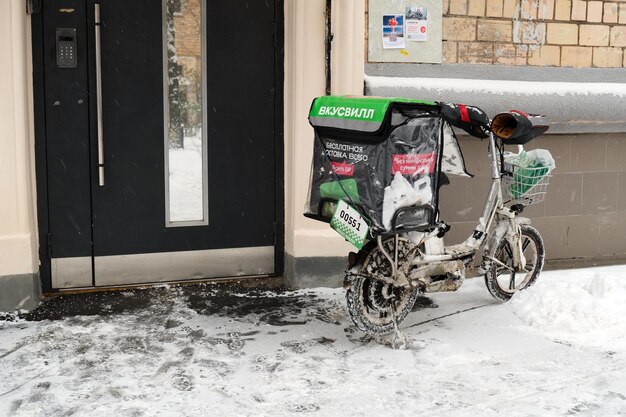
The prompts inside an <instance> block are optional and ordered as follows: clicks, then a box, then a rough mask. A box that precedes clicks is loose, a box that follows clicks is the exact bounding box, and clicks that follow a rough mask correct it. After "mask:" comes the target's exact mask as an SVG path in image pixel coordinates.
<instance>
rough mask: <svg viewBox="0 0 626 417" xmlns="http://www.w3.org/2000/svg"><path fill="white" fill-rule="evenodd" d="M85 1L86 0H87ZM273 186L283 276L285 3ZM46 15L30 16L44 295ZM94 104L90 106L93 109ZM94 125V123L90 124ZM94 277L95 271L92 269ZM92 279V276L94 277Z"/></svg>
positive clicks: (279, 35) (47, 250)
mask: <svg viewBox="0 0 626 417" xmlns="http://www.w3.org/2000/svg"><path fill="white" fill-rule="evenodd" d="M85 1H86V0H85ZM274 8H275V9H274V22H275V26H274V85H275V92H274V113H275V118H274V150H275V155H274V158H275V159H274V160H275V167H274V182H275V185H276V186H275V190H276V191H275V207H276V209H275V213H274V224H275V233H274V236H275V240H274V251H275V256H274V264H275V269H274V271H275V272H274V274H273V276H276V275H282V274H283V272H284V259H285V181H284V176H285V174H284V173H285V164H284V160H285V157H284V79H285V76H284V49H285V29H284V28H285V21H284V19H285V7H284V0H275V5H274ZM85 19H87V17H86V16H85ZM43 23H44V22H43V13H42V12H41V11H40V12H39V13H36V14H33V15H31V35H32V65H33V114H34V120H33V125H34V131H35V176H36V191H37V203H36V210H37V223H38V234H39V277H40V280H41V287H42V291H43V292H44V293H45V292H52V291H58V290H53V288H52V275H51V252H52V248H53V241H52V237H51V235H50V217H49V208H48V167H47V151H46V149H47V138H46V110H45V89H44V87H45V72H44V66H43V64H44V54H45V50H44V42H43V40H44V33H43ZM91 105H93V104H90V106H91ZM89 122H90V123H91V120H90V121H89ZM92 274H93V268H92ZM92 276H93V275H92Z"/></svg>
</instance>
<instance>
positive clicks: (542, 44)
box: [365, 0, 626, 68]
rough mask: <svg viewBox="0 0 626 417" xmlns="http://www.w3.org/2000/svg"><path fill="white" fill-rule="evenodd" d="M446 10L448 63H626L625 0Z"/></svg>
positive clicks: (460, 2) (479, 1) (505, 2)
mask: <svg viewBox="0 0 626 417" xmlns="http://www.w3.org/2000/svg"><path fill="white" fill-rule="evenodd" d="M369 1H373V0H369ZM367 2H368V1H367V0H366V3H367ZM443 13H444V17H443V63H444V64H456V63H459V64H496V65H530V66H555V67H601V68H608V67H626V53H625V52H624V51H625V49H626V0H616V1H579V0H444V1H443ZM365 21H366V28H367V15H366V16H365Z"/></svg>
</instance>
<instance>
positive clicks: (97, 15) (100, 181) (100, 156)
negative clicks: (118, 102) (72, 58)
mask: <svg viewBox="0 0 626 417" xmlns="http://www.w3.org/2000/svg"><path fill="white" fill-rule="evenodd" d="M94 22H95V25H94V27H95V40H96V114H97V115H96V117H97V131H98V185H99V186H100V187H103V186H104V129H103V125H102V54H101V52H102V50H101V45H100V4H99V3H96V4H94Z"/></svg>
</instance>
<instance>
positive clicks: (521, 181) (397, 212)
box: [305, 96, 554, 336]
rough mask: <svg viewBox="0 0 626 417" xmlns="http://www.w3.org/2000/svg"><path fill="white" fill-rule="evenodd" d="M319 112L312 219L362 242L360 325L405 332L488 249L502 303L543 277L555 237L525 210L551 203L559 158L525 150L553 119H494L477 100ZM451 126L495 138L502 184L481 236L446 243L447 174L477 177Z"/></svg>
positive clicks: (491, 282) (349, 281)
mask: <svg viewBox="0 0 626 417" xmlns="http://www.w3.org/2000/svg"><path fill="white" fill-rule="evenodd" d="M345 115H348V116H347V117H346V116H345ZM368 115H369V116H371V117H369V118H368V119H367V120H364V119H365V118H366V117H367V116H368ZM359 116H363V117H359ZM309 119H310V122H311V124H312V125H313V126H314V128H315V131H316V145H315V153H314V164H313V172H312V176H311V178H312V183H311V190H310V199H309V205H308V208H307V213H305V215H307V216H308V217H311V218H314V219H317V220H322V221H327V222H329V223H330V224H331V226H332V227H333V228H334V229H335V230H336V231H338V232H339V233H340V234H341V235H342V236H344V238H346V240H348V241H350V242H351V243H353V244H355V246H356V247H357V248H359V249H360V250H359V251H358V252H351V253H350V254H349V256H348V268H347V270H346V275H345V280H344V287H345V288H346V300H347V309H348V312H349V315H350V317H351V319H352V321H353V322H354V324H355V325H356V326H357V327H358V328H359V329H360V330H362V331H364V332H366V333H368V334H370V335H374V336H381V335H386V334H390V333H393V332H396V333H397V332H398V326H399V324H400V323H401V322H402V321H403V320H404V319H405V318H406V317H407V315H408V314H409V313H410V312H411V310H412V308H413V305H414V303H415V301H416V298H417V297H418V295H419V294H423V293H435V292H445V291H456V290H458V289H459V288H460V287H461V285H462V284H463V281H464V279H465V275H466V271H467V269H468V268H469V267H471V266H472V265H473V263H474V261H475V259H476V258H477V256H478V254H479V253H480V254H481V257H482V259H481V262H480V267H479V268H478V271H479V272H480V274H482V275H484V281H485V284H486V286H487V289H488V291H489V293H490V294H491V295H492V296H493V297H495V298H497V299H498V300H502V301H507V300H509V299H510V298H511V297H512V296H513V295H514V294H515V293H516V292H518V291H521V290H523V289H525V288H527V287H528V286H530V285H532V284H533V283H534V282H535V281H536V280H537V278H538V276H539V274H540V273H541V271H542V268H543V265H544V259H545V248H544V243H543V240H542V238H541V235H540V233H539V231H538V230H537V229H535V228H534V227H532V226H531V224H530V220H529V219H528V218H525V217H523V216H521V214H522V213H523V211H524V208H525V207H527V206H528V205H531V204H535V203H538V202H540V201H542V200H543V199H544V197H545V194H546V189H547V186H548V184H549V178H550V174H551V171H552V169H554V160H553V159H552V157H551V156H550V154H549V152H548V151H546V150H533V151H528V152H526V151H525V150H524V149H523V145H524V144H525V143H527V142H529V141H530V140H532V139H533V138H535V137H537V136H538V135H540V134H542V133H544V132H545V131H546V130H547V129H548V126H547V123H546V122H545V118H543V117H540V116H533V115H528V114H526V113H523V112H521V111H511V112H507V113H501V114H499V115H497V116H495V117H494V119H493V120H490V119H489V118H488V117H487V116H486V114H485V113H484V112H482V111H481V110H480V109H478V108H477V107H472V106H464V105H456V104H448V103H434V102H424V101H417V100H408V99H382V98H371V97H362V98H359V97H332V96H330V97H329V96H327V97H320V98H318V99H316V101H315V102H314V104H313V106H312V108H311V113H310V116H309ZM450 126H455V127H457V128H461V129H464V130H465V131H466V132H468V133H469V134H470V135H473V136H476V137H479V138H481V139H486V140H487V143H488V152H489V160H490V168H491V178H492V183H491V188H490V190H489V193H488V195H487V197H486V202H485V205H484V207H483V209H482V213H481V215H480V218H479V219H478V220H477V224H476V227H475V228H474V230H473V231H472V233H471V235H470V236H469V237H468V238H467V239H466V240H465V241H464V242H462V243H459V244H455V245H450V246H447V245H445V244H444V236H445V234H446V233H447V232H448V231H449V230H450V225H448V224H447V223H446V222H445V221H443V220H442V219H440V218H439V217H440V216H439V211H438V192H439V189H440V188H441V186H442V185H443V183H444V181H445V177H446V175H445V174H446V173H451V174H462V173H466V170H465V167H464V161H463V158H462V154H461V153H460V147H459V146H458V141H456V136H455V135H454V133H453V130H452V129H451V127H450ZM505 144H507V145H516V146H517V148H516V150H517V152H516V153H513V152H505V150H504V147H505V146H504V145H505ZM364 229H366V231H365V232H364Z"/></svg>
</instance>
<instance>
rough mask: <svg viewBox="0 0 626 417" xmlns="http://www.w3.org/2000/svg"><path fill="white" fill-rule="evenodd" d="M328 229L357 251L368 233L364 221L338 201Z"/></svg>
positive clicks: (355, 212) (344, 203) (342, 202)
mask: <svg viewBox="0 0 626 417" xmlns="http://www.w3.org/2000/svg"><path fill="white" fill-rule="evenodd" d="M330 227H332V228H333V229H335V231H336V232H337V233H339V234H340V235H341V236H343V237H344V238H345V239H346V240H347V241H348V242H350V243H352V244H353V245H354V246H356V247H357V248H358V249H361V248H362V247H363V244H364V243H365V238H366V237H367V232H368V231H369V226H368V225H367V223H366V222H365V219H363V217H362V216H361V215H360V214H359V212H358V211H356V210H355V209H353V208H352V207H350V206H349V205H348V204H347V203H346V202H345V201H343V200H339V202H338V203H337V208H336V209H335V214H333V218H332V219H331V221H330Z"/></svg>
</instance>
